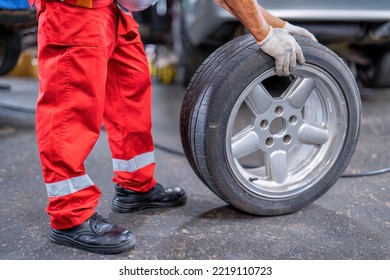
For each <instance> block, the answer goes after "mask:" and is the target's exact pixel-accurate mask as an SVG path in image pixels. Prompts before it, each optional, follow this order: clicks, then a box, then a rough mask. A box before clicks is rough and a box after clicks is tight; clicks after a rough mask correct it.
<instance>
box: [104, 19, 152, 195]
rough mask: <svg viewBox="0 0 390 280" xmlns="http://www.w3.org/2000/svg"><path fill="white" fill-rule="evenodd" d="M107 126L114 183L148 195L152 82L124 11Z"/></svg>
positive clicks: (134, 26) (108, 90) (111, 75)
mask: <svg viewBox="0 0 390 280" xmlns="http://www.w3.org/2000/svg"><path fill="white" fill-rule="evenodd" d="M104 126H105V129H106V130H107V133H108V140H109V144H110V148H111V152H112V160H113V168H114V174H115V176H114V178H113V181H114V182H115V183H117V184H119V185H121V186H122V187H124V188H129V189H132V190H136V191H141V192H146V191H148V190H150V189H151V188H152V187H153V186H154V185H155V183H156V182H155V179H154V177H153V175H154V169H155V162H154V147H153V139H152V135H151V80H150V74H149V68H148V63H147V58H146V55H145V52H144V46H143V44H142V42H141V38H140V35H139V33H138V24H137V23H136V22H135V20H134V19H133V18H132V17H131V16H129V15H126V14H125V13H123V12H121V15H120V17H119V23H118V41H117V44H116V47H115V49H114V51H113V54H112V55H111V58H110V60H109V61H108V75H107V86H106V102H105V111H104Z"/></svg>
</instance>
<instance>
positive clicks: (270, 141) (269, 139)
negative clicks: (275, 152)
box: [265, 137, 274, 147]
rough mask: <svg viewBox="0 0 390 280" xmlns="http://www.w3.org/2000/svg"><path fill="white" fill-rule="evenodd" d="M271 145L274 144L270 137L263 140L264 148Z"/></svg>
mask: <svg viewBox="0 0 390 280" xmlns="http://www.w3.org/2000/svg"><path fill="white" fill-rule="evenodd" d="M273 144H274V139H272V138H271V137H270V138H267V139H266V140H265V145H266V146H268V147H271V146H272V145H273Z"/></svg>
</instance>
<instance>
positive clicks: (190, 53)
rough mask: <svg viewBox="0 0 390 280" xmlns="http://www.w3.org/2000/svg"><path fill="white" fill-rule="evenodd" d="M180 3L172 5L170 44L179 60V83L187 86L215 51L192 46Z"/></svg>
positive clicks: (207, 47)
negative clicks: (171, 43)
mask: <svg viewBox="0 0 390 280" xmlns="http://www.w3.org/2000/svg"><path fill="white" fill-rule="evenodd" d="M181 5H182V4H181V2H180V1H174V2H173V5H172V11H173V16H172V28H171V31H172V42H173V48H174V52H175V53H176V55H177V56H178V58H179V75H178V76H179V83H180V84H182V85H184V86H188V84H189V82H190V80H191V78H192V75H193V74H194V73H195V71H196V70H197V69H198V67H199V66H200V65H201V64H202V63H203V61H204V60H205V59H206V58H207V57H208V56H209V55H210V54H211V53H212V52H213V51H214V50H215V48H212V47H210V46H205V45H202V46H194V45H193V44H192V43H191V42H190V40H189V39H188V37H187V35H186V34H187V32H186V30H185V27H184V18H183V17H184V15H183V13H182V7H181Z"/></svg>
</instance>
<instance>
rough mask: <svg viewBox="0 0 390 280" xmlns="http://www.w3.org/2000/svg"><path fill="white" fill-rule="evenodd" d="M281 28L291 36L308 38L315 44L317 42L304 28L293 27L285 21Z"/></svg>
mask: <svg viewBox="0 0 390 280" xmlns="http://www.w3.org/2000/svg"><path fill="white" fill-rule="evenodd" d="M283 28H284V29H285V30H287V32H288V33H289V34H291V35H299V36H302V37H306V38H309V39H311V40H313V41H315V42H318V40H317V39H316V37H315V36H314V35H313V34H312V33H310V32H309V31H307V29H305V28H302V27H299V26H296V25H293V24H291V23H289V22H287V21H286V23H285V25H284V26H283Z"/></svg>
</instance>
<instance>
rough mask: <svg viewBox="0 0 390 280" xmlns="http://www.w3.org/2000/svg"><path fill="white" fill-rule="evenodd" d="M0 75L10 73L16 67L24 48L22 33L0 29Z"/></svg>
mask: <svg viewBox="0 0 390 280" xmlns="http://www.w3.org/2000/svg"><path fill="white" fill-rule="evenodd" d="M0 37H1V38H2V39H1V41H0V75H1V76H2V75H5V74H7V73H8V72H10V71H11V70H12V69H13V68H14V67H15V65H16V63H17V62H18V59H19V55H20V52H21V48H22V39H21V35H20V32H18V31H14V30H7V29H0Z"/></svg>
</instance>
